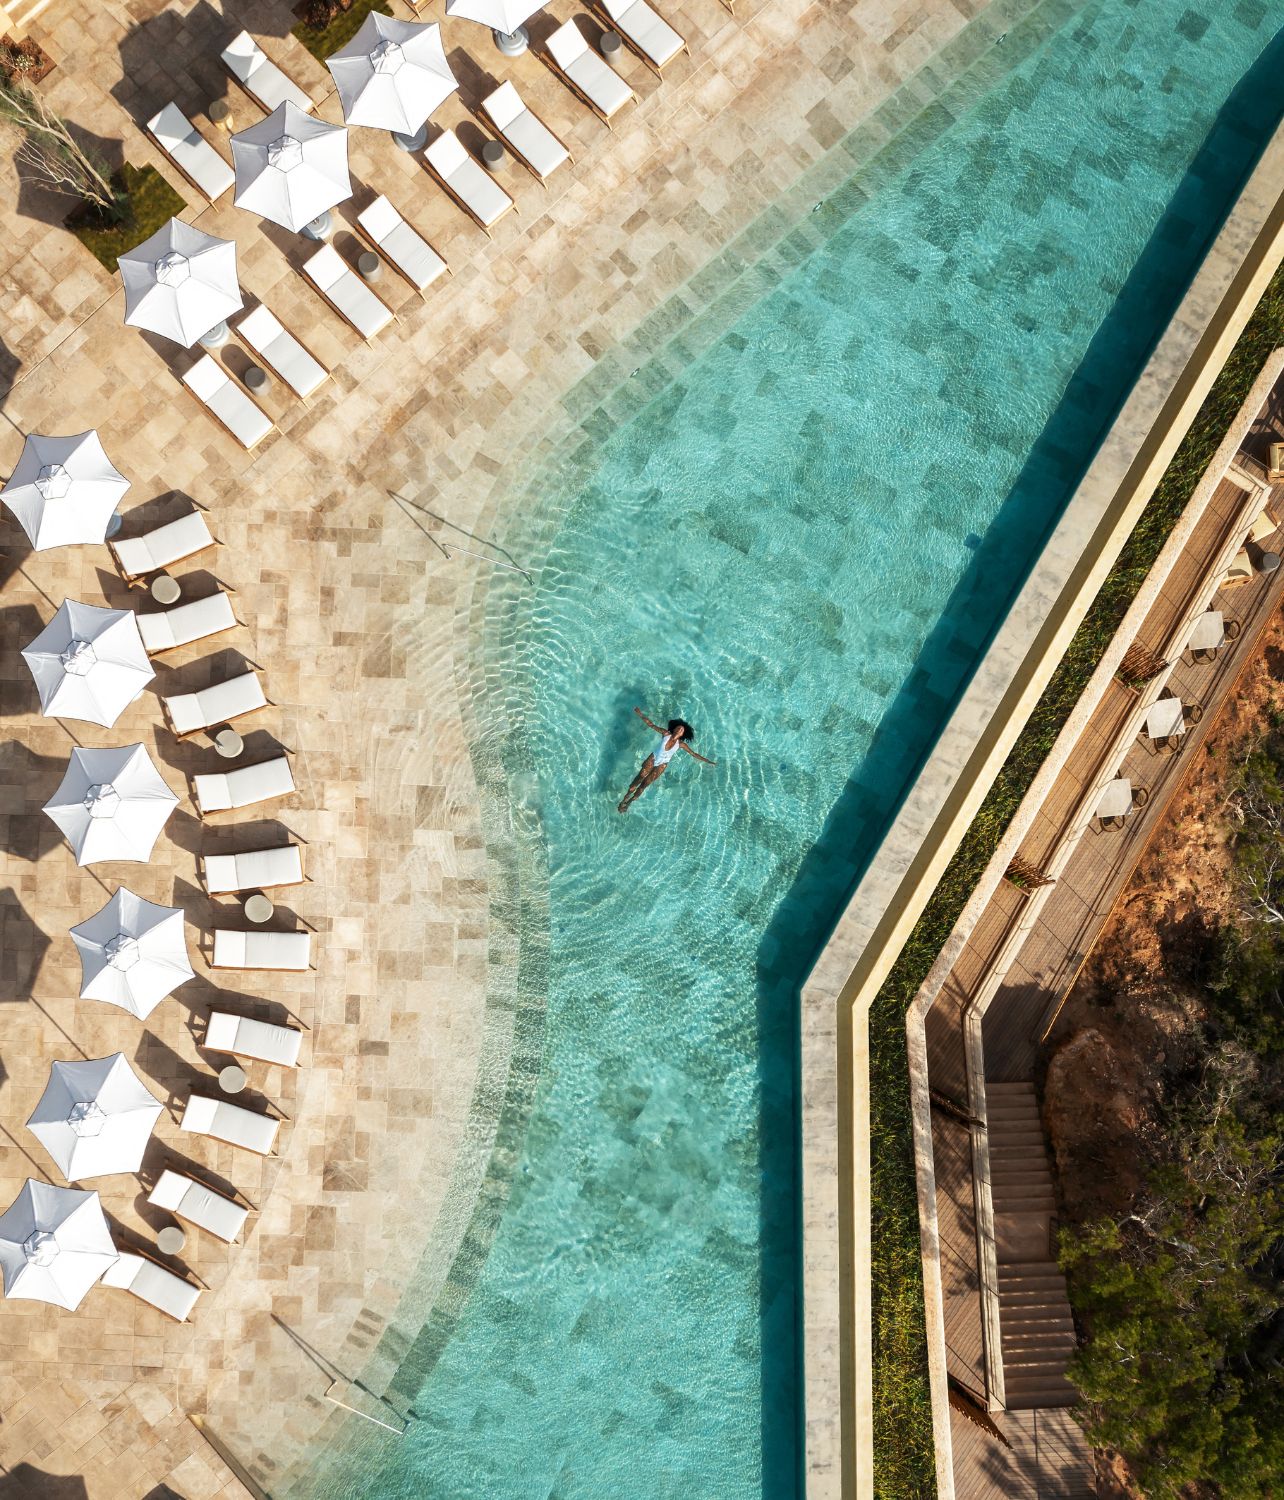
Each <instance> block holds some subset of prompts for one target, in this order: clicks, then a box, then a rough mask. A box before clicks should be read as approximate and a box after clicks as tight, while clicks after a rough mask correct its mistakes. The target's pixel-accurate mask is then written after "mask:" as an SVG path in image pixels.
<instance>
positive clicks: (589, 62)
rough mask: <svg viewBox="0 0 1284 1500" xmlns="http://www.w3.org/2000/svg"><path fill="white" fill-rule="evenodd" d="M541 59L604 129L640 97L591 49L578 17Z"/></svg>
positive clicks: (557, 35) (559, 31)
mask: <svg viewBox="0 0 1284 1500" xmlns="http://www.w3.org/2000/svg"><path fill="white" fill-rule="evenodd" d="M540 56H541V57H543V58H544V61H545V62H546V63H547V64H548V66H549V67H550V68H552V70H553V72H554V73H556V74H557V75H558V77H559V78H560V79H561V80H562V82H563V83H565V84H566V86H567V87H568V88H569V89H570V90H571V92H572V93H574V94H578V95H579V96H580V98H581V99H582V100H583V101H584V103H585V104H587V105H588V107H589V108H590V109H591V110H592V111H593V113H594V114H595V115H597V117H598V118H599V119H600V120H601V121H602V123H603V124H604V125H607V126H609V125H610V123H611V117H612V116H613V115H615V114H617V113H618V112H619V111H620V110H621V109H623V108H624V106H625V105H626V104H627V103H628V102H629V100H630V99H636V98H637V95H636V94H635V93H634V92H633V90H632V89H631V88H630V87H629V86H628V84H627V83H625V81H624V80H623V79H622V78H621V77H620V75H619V74H618V73H617V72H616V71H615V70H614V69H613V68H609V67H608V66H607V65H606V63H604V62H603V61H602V59H601V58H600V57H599V56H598V55H597V53H596V52H594V51H593V49H592V48H591V47H590V46H589V44H588V42H587V41H586V40H585V38H584V33H583V32H582V31H581V30H580V28H579V27H578V26H577V25H576V24H575V20H574V17H572V19H571V20H569V21H567V22H566V24H565V25H564V26H559V27H558V29H557V30H556V31H555V32H554V33H553V35H552V36H551V37H549V39H548V52H547V54H545V53H541V54H540Z"/></svg>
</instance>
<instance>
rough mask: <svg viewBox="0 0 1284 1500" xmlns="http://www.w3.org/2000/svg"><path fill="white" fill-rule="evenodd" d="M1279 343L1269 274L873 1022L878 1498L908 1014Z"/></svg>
mask: <svg viewBox="0 0 1284 1500" xmlns="http://www.w3.org/2000/svg"><path fill="white" fill-rule="evenodd" d="M1281 343H1284V269H1281V270H1278V271H1276V273H1275V276H1274V277H1273V278H1272V280H1271V283H1270V285H1269V286H1268V287H1267V289H1266V291H1265V293H1264V294H1263V296H1262V299H1261V301H1260V302H1259V303H1258V305H1257V307H1256V309H1255V310H1254V312H1253V314H1252V316H1251V317H1250V319H1249V321H1248V325H1247V327H1246V328H1245V329H1244V332H1243V333H1242V334H1241V335H1240V338H1239V341H1238V342H1237V343H1236V345H1235V348H1234V349H1233V350H1232V351H1231V354H1230V357H1229V359H1228V360H1227V361H1226V365H1225V367H1224V368H1223V370H1222V372H1221V373H1220V375H1218V377H1217V379H1216V380H1215V381H1214V383H1213V387H1212V390H1211V391H1210V392H1209V394H1208V396H1207V398H1206V399H1205V401H1204V403H1203V405H1202V406H1201V407H1200V409H1199V412H1198V414H1197V415H1196V417H1195V420H1194V421H1193V422H1192V423H1191V426H1190V430H1189V431H1188V432H1187V434H1186V436H1185V438H1184V439H1183V440H1182V442H1181V445H1180V446H1179V448H1178V449H1177V452H1176V454H1175V455H1174V456H1173V460H1172V462H1171V463H1170V464H1169V466H1168V469H1167V470H1166V472H1165V473H1164V476H1163V478H1162V479H1161V480H1160V482H1159V484H1158V486H1157V488H1156V490H1155V493H1154V494H1153V495H1152V496H1151V498H1150V500H1149V502H1148V503H1147V505H1146V507H1145V509H1144V510H1143V511H1142V513H1141V516H1140V517H1139V518H1138V521H1137V524H1136V526H1135V527H1134V528H1133V531H1132V534H1131V535H1130V536H1129V538H1128V540H1127V541H1126V542H1125V543H1124V546H1123V550H1122V551H1121V553H1120V554H1119V558H1118V560H1117V561H1116V562H1115V565H1114V567H1113V568H1112V569H1111V571H1110V573H1109V575H1108V576H1107V578H1106V580H1105V582H1104V583H1103V584H1102V586H1101V589H1100V591H1099V592H1098V594H1097V596H1096V598H1095V599H1094V600H1093V602H1092V604H1091V606H1090V607H1089V609H1088V612H1087V614H1086V615H1085V616H1084V619H1083V622H1082V623H1081V624H1080V626H1079V628H1078V630H1077V631H1076V632H1075V635H1074V638H1073V640H1072V641H1071V642H1070V647H1069V649H1068V650H1067V651H1066V653H1065V655H1064V657H1063V658H1062V659H1061V662H1060V664H1059V665H1058V666H1057V669H1056V671H1055V672H1054V673H1053V675H1052V679H1051V681H1050V682H1049V683H1048V686H1047V687H1046V688H1045V689H1044V691H1043V695H1042V697H1041V698H1040V699H1039V701H1038V703H1037V705H1036V706H1035V709H1034V712H1033V713H1032V714H1031V715H1030V719H1029V722H1028V723H1027V724H1026V726H1025V728H1024V729H1023V730H1022V732H1021V736H1020V738H1019V739H1018V740H1017V742H1016V744H1015V745H1014V746H1013V748H1012V751H1011V753H1010V754H1009V756H1008V758H1007V760H1006V761H1005V762H1004V764H1003V766H1002V769H1001V770H1000V771H999V774H998V776H997V777H996V778H995V780H994V785H993V786H992V787H991V788H990V791H989V793H988V794H987V796H986V798H985V800H984V802H983V803H982V804H981V807H980V810H979V811H978V813H977V815H976V818H975V819H974V820H973V822H972V824H971V826H970V827H969V828H968V831H967V832H966V833H965V834H964V836H963V840H962V842H961V843H960V845H959V847H958V850H957V851H956V853H955V855H954V858H953V859H952V860H951V861H950V863H949V865H948V866H947V867H946V870H945V874H944V875H943V876H942V877H941V881H940V884H939V885H938V886H937V887H936V889H935V891H934V892H933V893H932V895H931V897H930V899H929V900H928V903H927V905H926V907H925V908H924V910H923V914H922V916H921V917H920V918H919V919H918V922H917V923H916V924H915V927H914V930H913V932H912V933H911V934H910V937H909V941H908V942H907V943H906V944H905V947H904V949H903V950H902V951H901V954H900V956H899V957H898V958H897V960H896V962H895V964H894V965H893V967H892V971H891V973H890V974H889V975H888V977H887V980H886V982H885V983H884V984H883V987H882V988H881V989H880V990H879V992H878V995H877V997H876V999H875V1001H874V1004H873V1006H872V1008H871V1010H870V1018H869V1025H870V1091H871V1106H870V1112H871V1130H872V1145H871V1150H872V1188H873V1194H872V1196H873V1205H874V1209H873V1298H874V1466H875V1490H876V1492H877V1494H878V1497H879V1500H924V1497H926V1496H931V1495H934V1494H935V1493H936V1482H935V1475H934V1467H935V1461H934V1457H933V1443H932V1422H931V1402H930V1394H929V1389H928V1378H927V1331H926V1326H925V1323H924V1317H923V1274H922V1262H921V1259H920V1255H921V1251H920V1245H919V1224H918V1192H917V1184H916V1182H915V1176H914V1150H913V1132H912V1124H911V1118H912V1117H911V1111H910V1097H909V1081H908V1080H909V1068H908V1060H907V1057H906V1051H905V1013H906V1011H907V1009H908V1008H909V1005H910V1003H911V1001H912V1000H913V999H914V996H915V995H916V994H917V993H918V991H919V989H920V988H921V987H922V985H923V983H924V981H925V980H926V979H927V975H928V972H929V970H930V969H931V967H932V965H933V963H935V961H936V956H937V954H938V953H940V951H941V949H942V948H943V947H944V946H945V941H946V939H947V938H948V937H949V935H950V933H951V932H952V931H953V929H954V926H955V924H956V923H957V921H958V919H959V917H960V916H961V915H962V912H963V908H964V906H965V905H966V903H967V900H968V897H969V896H970V895H971V894H972V891H973V890H974V889H975V888H976V885H977V883H978V881H979V880H980V878H981V875H982V874H983V872H984V870H985V867H986V866H987V865H988V864H989V862H990V859H991V858H992V857H993V855H994V851H995V849H996V848H997V846H998V843H999V839H1000V838H1001V837H1002V835H1003V833H1004V830H1005V829H1006V828H1007V826H1008V824H1009V823H1010V822H1011V821H1012V817H1013V814H1014V813H1015V812H1016V810H1017V807H1018V806H1019V805H1020V803H1021V799H1022V798H1023V797H1024V796H1025V794H1026V791H1027V790H1028V789H1029V786H1030V783H1031V782H1032V781H1033V779H1034V775H1035V773H1036V772H1037V771H1038V769H1039V767H1040V766H1041V765H1042V764H1043V762H1044V760H1045V759H1046V758H1047V755H1048V752H1049V751H1050V750H1051V749H1052V745H1053V742H1054V741H1055V740H1056V737H1057V735H1058V734H1059V733H1060V732H1061V729H1062V726H1063V725H1064V724H1065V722H1066V720H1067V718H1068V717H1069V715H1070V712H1071V710H1072V709H1073V708H1074V706H1075V704H1076V703H1077V702H1078V701H1079V698H1080V696H1081V695H1082V693H1083V691H1084V688H1085V687H1086V686H1087V684H1088V679H1089V678H1090V677H1091V676H1092V674H1093V672H1094V671H1095V670H1096V668H1097V664H1098V663H1099V662H1100V661H1101V658H1102V656H1103V655H1104V653H1105V650H1106V648H1107V647H1108V646H1109V644H1110V642H1111V641H1112V640H1113V639H1114V636H1115V632H1116V631H1117V630H1118V628H1119V625H1120V622H1121V621H1122V620H1123V617H1124V615H1125V613H1126V612H1127V610H1128V606H1129V605H1130V604H1131V603H1132V601H1133V599H1134V598H1135V597H1136V595H1137V592H1138V590H1139V589H1140V588H1141V585H1142V583H1143V582H1144V580H1145V578H1146V575H1147V574H1148V573H1149V572H1150V570H1151V568H1152V567H1153V566H1154V563H1155V560H1156V558H1157V557H1158V556H1159V553H1160V550H1161V549H1162V547H1163V545H1164V542H1165V541H1166V540H1167V538H1168V536H1169V534H1170V532H1171V531H1172V529H1173V526H1174V525H1175V524H1176V522H1177V520H1178V518H1179V517H1180V516H1181V514H1182V512H1183V511H1184V510H1185V508H1186V506H1187V505H1188V504H1189V502H1190V498H1191V496H1192V494H1193V493H1194V490H1195V487H1196V485H1197V484H1198V483H1199V481H1200V479H1201V478H1202V477H1203V474H1204V471H1205V470H1206V469H1207V467H1208V465H1209V462H1210V461H1211V459H1212V457H1213V454H1214V453H1215V452H1216V450H1217V448H1218V446H1219V445H1220V444H1221V442H1222V440H1223V439H1224V438H1225V436H1226V433H1227V431H1228V429H1229V427H1230V424H1231V422H1232V420H1233V419H1234V417H1235V414H1236V412H1237V411H1238V410H1239V408H1240V407H1241V406H1242V405H1243V404H1244V401H1245V400H1246V399H1247V397H1248V393H1249V390H1250V389H1251V388H1252V385H1253V382H1254V381H1255V380H1256V379H1257V377H1258V375H1259V374H1260V372H1261V369H1262V366H1263V364H1265V362H1266V360H1267V358H1268V356H1269V355H1270V353H1271V351H1272V350H1273V349H1274V348H1276V347H1277V345H1279V344H1281Z"/></svg>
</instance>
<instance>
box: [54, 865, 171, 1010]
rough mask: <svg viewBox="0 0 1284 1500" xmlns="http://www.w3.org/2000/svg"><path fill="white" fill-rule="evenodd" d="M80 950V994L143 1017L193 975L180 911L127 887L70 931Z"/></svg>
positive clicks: (122, 887)
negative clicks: (156, 902) (144, 896)
mask: <svg viewBox="0 0 1284 1500" xmlns="http://www.w3.org/2000/svg"><path fill="white" fill-rule="evenodd" d="M71 940H72V942H73V943H75V945H76V947H77V948H78V949H79V950H80V998H81V999H82V1000H105V1001H106V1002H107V1004H108V1005H119V1006H120V1007H121V1009H122V1010H127V1011H129V1013H130V1014H131V1015H134V1016H137V1017H138V1019H139V1020H140V1021H145V1020H146V1019H147V1017H148V1016H149V1015H151V1013H152V1011H153V1010H155V1008H156V1007H157V1006H158V1005H159V1004H160V1002H161V1001H162V1000H163V999H164V998H165V996H166V995H168V994H169V993H170V992H171V991H172V990H176V989H177V988H178V986H179V985H180V984H186V982H187V981H188V980H189V979H191V978H192V966H191V963H190V962H189V961H188V957H187V942H186V939H185V938H184V936H183V913H182V912H181V911H180V910H179V908H178V907H176V906H157V905H156V904H155V903H154V902H151V901H144V900H143V898H142V897H141V896H135V895H134V893H133V891H127V890H126V889H125V888H124V886H121V888H120V889H119V890H118V891H117V892H116V894H115V895H114V896H113V897H112V898H111V900H110V901H109V902H108V903H107V905H106V906H104V907H103V909H102V910H101V911H100V912H97V913H96V914H95V915H94V916H92V917H90V918H89V920H88V921H85V922H81V923H79V924H78V925H77V926H75V927H73V928H72V929H71Z"/></svg>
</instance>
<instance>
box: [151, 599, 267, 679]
mask: <svg viewBox="0 0 1284 1500" xmlns="http://www.w3.org/2000/svg"><path fill="white" fill-rule="evenodd" d="M223 592H227V593H235V592H236V590H235V589H233V588H232V587H231V585H230V584H229V585H227V586H226V589H220V590H219V593H223ZM213 598H214V595H213V594H206V595H205V596H204V598H201V599H182V598H180V599H179V602H178V603H177V604H171V605H170V606H169V607H168V608H166V609H159V610H155V611H154V613H155V614H160V615H164V614H168V613H169V610H170V609H181V608H182V607H183V605H184V604H203V603H204V602H205V599H213ZM244 629H245V622H244V620H238V619H237V617H236V611H235V610H233V612H232V623H231V624H230V625H223V626H221V627H220V628H219V629H218V630H211V631H210V632H209V634H208V635H198V636H195V637H194V638H193V639H192V640H190V641H177V642H175V644H174V645H172V646H158V647H157V648H156V650H155V651H148V652H147V655H148V656H149V657H150V658H151V660H153V661H155V660H156V658H157V657H158V656H167V655H168V654H169V653H170V652H171V651H182V650H183V648H184V647H185V646H199V645H201V644H203V643H204V642H205V641H212V640H213V639H214V638H215V636H220V635H226V634H227V633H228V631H229V630H244ZM144 650H146V648H145V647H144Z"/></svg>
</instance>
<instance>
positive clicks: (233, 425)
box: [183, 354, 272, 448]
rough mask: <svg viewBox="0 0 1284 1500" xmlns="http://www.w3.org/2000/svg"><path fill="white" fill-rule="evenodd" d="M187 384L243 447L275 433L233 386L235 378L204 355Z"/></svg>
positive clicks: (263, 417) (247, 446)
mask: <svg viewBox="0 0 1284 1500" xmlns="http://www.w3.org/2000/svg"><path fill="white" fill-rule="evenodd" d="M183 384H184V385H185V386H186V387H187V388H188V390H189V391H191V392H192V394H193V395H194V396H195V397H196V398H197V400H199V401H202V402H204V404H205V405H206V406H208V407H209V409H210V410H211V411H212V412H213V413H214V415H215V416H216V417H217V418H218V419H219V421H220V422H222V424H223V425H224V427H226V428H227V429H228V431H229V432H230V433H231V434H232V436H233V437H234V438H235V439H236V440H237V442H238V443H240V444H241V445H242V446H243V447H246V448H253V446H254V445H255V443H257V442H259V441H261V440H262V439H263V438H265V437H266V436H267V435H268V433H269V432H271V431H272V424H271V422H269V421H268V419H267V417H266V416H265V415H264V414H263V413H262V412H261V411H260V410H259V409H258V407H257V406H255V404H254V402H253V401H251V400H250V398H249V397H248V396H247V395H246V394H245V392H244V391H242V390H240V389H239V388H238V387H237V386H235V385H233V384H232V380H231V377H230V376H229V375H228V374H227V373H226V372H225V371H224V370H223V368H222V366H220V365H218V364H216V363H215V362H214V360H212V359H211V358H210V356H209V355H208V354H204V355H202V356H201V358H200V359H198V360H197V361H196V363H195V364H194V365H193V366H192V368H191V369H190V370H188V372H187V373H186V374H185V375H184V376H183Z"/></svg>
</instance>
